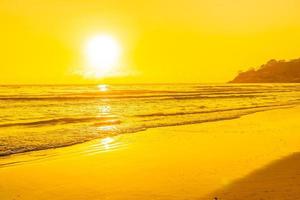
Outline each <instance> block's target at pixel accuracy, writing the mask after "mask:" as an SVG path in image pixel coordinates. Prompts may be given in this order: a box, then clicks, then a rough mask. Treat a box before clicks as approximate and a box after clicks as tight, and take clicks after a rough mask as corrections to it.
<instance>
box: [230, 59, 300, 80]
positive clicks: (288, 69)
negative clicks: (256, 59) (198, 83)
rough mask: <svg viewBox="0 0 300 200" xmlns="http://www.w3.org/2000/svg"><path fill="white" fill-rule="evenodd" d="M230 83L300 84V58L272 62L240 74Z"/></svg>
mask: <svg viewBox="0 0 300 200" xmlns="http://www.w3.org/2000/svg"><path fill="white" fill-rule="evenodd" d="M229 83H300V58H299V59H294V60H290V61H285V60H278V61H277V60H274V59H273V60H270V61H269V62H267V63H266V64H264V65H262V66H261V67H259V68H258V69H254V68H252V69H249V70H248V71H245V72H240V73H239V74H238V75H237V76H236V77H235V78H234V79H233V80H232V81H230V82H229Z"/></svg>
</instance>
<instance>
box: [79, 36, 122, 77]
mask: <svg viewBox="0 0 300 200" xmlns="http://www.w3.org/2000/svg"><path fill="white" fill-rule="evenodd" d="M85 53H86V58H87V62H88V69H87V71H88V72H87V73H88V74H89V75H90V76H95V77H104V76H108V75H109V74H112V73H114V72H115V70H116V67H117V65H118V62H119V59H120V54H121V47H120V44H119V42H118V41H117V40H116V39H115V38H114V37H112V36H110V35H98V36H95V37H92V38H90V39H89V40H88V41H87V43H86V48H85Z"/></svg>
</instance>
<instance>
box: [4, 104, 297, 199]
mask: <svg viewBox="0 0 300 200" xmlns="http://www.w3.org/2000/svg"><path fill="white" fill-rule="evenodd" d="M299 119H300V108H299V107H296V108H289V109H279V110H272V111H266V112H260V113H255V114H251V115H248V116H244V117H242V118H240V119H234V120H227V121H218V122H211V123H204V124H195V125H187V126H177V127H166V128H156V129H149V130H147V131H144V132H140V133H134V134H124V135H120V136H116V137H110V138H105V139H99V140H94V141H91V142H87V143H84V144H80V145H74V146H71V147H66V148H61V149H54V150H45V151H39V152H32V153H26V154H23V155H15V156H10V157H7V158H0V165H1V167H0V199H1V200H8V199H9V200H11V199H28V200H32V199H45V200H48V199H59V200H60V199H72V200H76V199H89V200H93V199H112V200H115V199H116V200H121V199H122V200H124V199H126V200H127V199H128V200H135V199H139V200H142V199H143V200H148V199H165V200H169V199H170V200H171V199H213V198H215V197H217V198H218V199H220V200H221V199H243V200H244V199H257V200H259V199H265V200H267V199H272V200H274V199H300V190H299V185H300V154H297V153H295V152H298V151H300V134H299V133H300V123H299Z"/></svg>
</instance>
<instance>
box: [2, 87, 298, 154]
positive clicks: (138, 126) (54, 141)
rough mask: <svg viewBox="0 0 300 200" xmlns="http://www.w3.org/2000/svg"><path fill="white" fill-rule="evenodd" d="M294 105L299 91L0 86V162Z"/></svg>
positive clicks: (272, 88) (264, 88)
mask: <svg viewBox="0 0 300 200" xmlns="http://www.w3.org/2000/svg"><path fill="white" fill-rule="evenodd" d="M299 103H300V84H139V85H105V84H100V85H9V86H8V85H3V86H0V156H8V155H11V154H16V153H23V152H28V151H36V150H43V149H49V148H58V147H64V146H69V145H73V144H78V143H83V142H86V141H89V140H93V139H96V138H105V137H112V136H115V135H119V134H130V133H136V132H141V131H144V130H146V129H149V128H156V127H166V126H179V125H186V124H200V123H209V122H214V121H219V120H229V119H235V118H239V117H241V116H244V115H248V114H251V113H255V112H259V111H265V110H270V109H279V108H287V107H293V106H296V105H298V104H299ZM283 120H284V118H283ZM141 134H143V133H142V132H141ZM199 134H201V133H199Z"/></svg>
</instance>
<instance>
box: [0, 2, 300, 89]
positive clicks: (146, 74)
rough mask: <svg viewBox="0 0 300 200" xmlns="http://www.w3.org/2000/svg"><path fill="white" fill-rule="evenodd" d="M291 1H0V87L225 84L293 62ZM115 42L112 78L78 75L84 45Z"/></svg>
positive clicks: (298, 29) (299, 47)
mask: <svg viewBox="0 0 300 200" xmlns="http://www.w3.org/2000/svg"><path fill="white" fill-rule="evenodd" d="M299 8H300V1H298V0H182V1H181V0H148V1H144V0H43V1H41V0H0V24H1V32H0V44H1V49H0V55H1V57H0V84H43V83H45V84H55V83H58V84H63V83H76V84H77V83H91V82H95V81H98V82H108V83H110V82H112V83H157V82H160V83H163V82H168V83H170V82H172V83H176V82H226V81H228V80H230V79H232V78H233V77H234V76H235V75H236V73H237V72H238V71H239V70H246V69H248V68H250V67H254V66H259V65H261V64H263V63H265V62H266V61H268V60H269V59H272V58H275V59H292V58H298V57H300V40H299V38H300V20H299V19H300V12H299ZM103 34H104V35H108V36H111V37H113V38H115V39H116V41H118V43H119V45H120V47H121V49H122V53H121V56H120V60H119V61H118V65H119V66H118V68H117V69H118V71H117V72H116V74H115V75H114V76H113V77H106V78H104V80H95V79H92V78H91V77H86V76H85V75H83V74H84V71H85V69H86V65H87V61H86V57H85V45H86V43H87V42H88V41H89V40H90V39H91V38H93V37H95V36H97V35H103Z"/></svg>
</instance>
